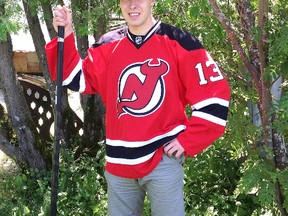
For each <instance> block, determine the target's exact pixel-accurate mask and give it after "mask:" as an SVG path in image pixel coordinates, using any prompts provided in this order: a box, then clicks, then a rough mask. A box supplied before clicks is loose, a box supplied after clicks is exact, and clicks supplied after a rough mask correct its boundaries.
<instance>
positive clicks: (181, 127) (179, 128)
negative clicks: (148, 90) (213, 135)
mask: <svg viewBox="0 0 288 216" xmlns="http://www.w3.org/2000/svg"><path fill="white" fill-rule="evenodd" d="M185 128H186V126H185V125H179V126H177V127H175V128H174V129H173V130H171V131H169V132H167V133H165V134H161V135H159V136H156V137H153V138H152V139H150V140H146V141H133V142H129V141H123V140H111V139H106V145H110V146H122V147H126V148H138V147H143V146H146V145H149V144H150V143H153V142H155V141H157V140H161V139H163V138H165V137H169V136H173V135H176V134H178V133H179V132H181V131H183V130H184V129H185Z"/></svg>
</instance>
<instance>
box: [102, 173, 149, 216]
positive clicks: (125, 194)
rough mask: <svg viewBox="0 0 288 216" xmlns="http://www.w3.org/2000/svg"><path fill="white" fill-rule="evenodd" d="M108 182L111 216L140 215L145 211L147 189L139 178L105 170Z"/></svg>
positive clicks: (109, 212) (109, 211) (109, 213)
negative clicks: (124, 176)
mask: <svg viewBox="0 0 288 216" xmlns="http://www.w3.org/2000/svg"><path fill="white" fill-rule="evenodd" d="M105 177H106V181H107V184H108V215H109V216H140V215H141V214H142V212H143V207H144V198H145V191H144V190H143V189H142V188H140V186H139V184H138V180H137V179H127V178H120V177H117V176H114V175H112V174H111V173H109V172H107V171H106V172H105Z"/></svg>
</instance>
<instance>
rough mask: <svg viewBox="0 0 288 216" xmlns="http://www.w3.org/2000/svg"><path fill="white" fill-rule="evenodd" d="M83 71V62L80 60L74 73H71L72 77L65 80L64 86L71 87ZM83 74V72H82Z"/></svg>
mask: <svg viewBox="0 0 288 216" xmlns="http://www.w3.org/2000/svg"><path fill="white" fill-rule="evenodd" d="M81 70H82V60H81V59H79V62H78V63H77V65H76V67H75V68H74V69H73V71H72V72H71V73H70V75H69V76H68V77H67V79H65V80H63V83H62V84H63V86H64V85H65V86H66V85H69V84H70V83H71V82H72V80H73V79H74V77H75V76H76V75H77V74H78V73H79V71H81ZM81 73H82V71H81Z"/></svg>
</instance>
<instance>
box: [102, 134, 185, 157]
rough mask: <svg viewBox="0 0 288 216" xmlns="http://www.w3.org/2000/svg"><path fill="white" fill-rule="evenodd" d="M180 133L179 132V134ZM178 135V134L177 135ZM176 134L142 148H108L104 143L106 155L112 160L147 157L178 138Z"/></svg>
mask: <svg viewBox="0 0 288 216" xmlns="http://www.w3.org/2000/svg"><path fill="white" fill-rule="evenodd" d="M180 133H181V132H180ZM178 134H179V133H178ZM178 134H176V135H173V136H168V137H165V138H163V139H161V140H157V141H155V142H152V143H150V144H148V145H145V146H142V147H138V148H137V147H136V148H135V147H134V148H127V147H123V146H110V145H108V144H107V143H106V154H107V156H108V157H112V158H122V159H137V158H141V157H144V156H146V155H149V154H151V153H153V152H154V151H156V150H157V149H158V148H159V147H160V146H162V145H164V144H165V143H167V142H169V141H171V140H173V139H174V138H176V137H177V136H178Z"/></svg>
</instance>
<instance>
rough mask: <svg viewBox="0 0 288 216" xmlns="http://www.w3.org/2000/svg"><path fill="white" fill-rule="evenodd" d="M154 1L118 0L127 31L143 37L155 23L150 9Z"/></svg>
mask: <svg viewBox="0 0 288 216" xmlns="http://www.w3.org/2000/svg"><path fill="white" fill-rule="evenodd" d="M154 3H155V0H120V8H121V11H122V15H123V17H124V19H125V20H126V22H127V25H128V27H129V30H130V31H131V33H133V34H135V35H145V34H146V33H147V32H148V31H149V29H150V28H151V27H152V26H153V25H154V24H155V23H156V21H155V19H154V18H153V15H152V11H151V8H152V6H153V4H154Z"/></svg>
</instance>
